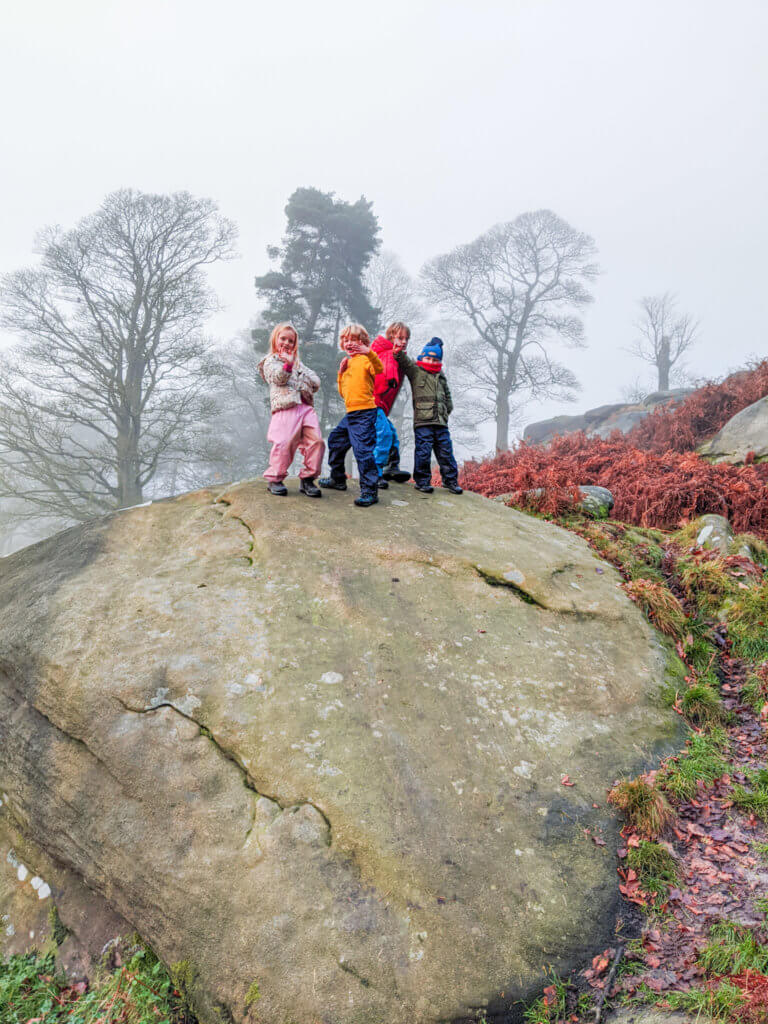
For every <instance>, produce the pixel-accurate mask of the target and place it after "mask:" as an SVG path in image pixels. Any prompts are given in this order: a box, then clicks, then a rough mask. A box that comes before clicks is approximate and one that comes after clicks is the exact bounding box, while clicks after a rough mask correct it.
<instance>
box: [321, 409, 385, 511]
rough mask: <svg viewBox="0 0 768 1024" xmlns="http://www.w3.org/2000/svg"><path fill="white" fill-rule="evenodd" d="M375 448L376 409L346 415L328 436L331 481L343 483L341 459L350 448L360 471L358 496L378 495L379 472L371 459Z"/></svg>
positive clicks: (342, 461) (361, 410) (343, 472)
mask: <svg viewBox="0 0 768 1024" xmlns="http://www.w3.org/2000/svg"><path fill="white" fill-rule="evenodd" d="M375 446H376V409H358V410H357V411H356V412H348V413H347V415H346V416H345V417H344V418H343V419H342V421H341V422H340V423H339V425H338V426H337V427H334V428H333V430H332V431H331V432H330V434H329V435H328V464H329V465H330V467H331V478H332V479H333V480H335V481H336V482H337V483H346V480H347V473H346V470H345V468H344V458H345V456H346V454H347V452H348V451H349V449H350V448H351V449H352V451H353V452H354V456H355V461H356V462H357V468H358V470H359V472H360V494H361V495H363V494H373V495H376V494H377V493H378V481H379V473H378V470H377V469H376V462H375V460H374V458H373V449H374V447H375Z"/></svg>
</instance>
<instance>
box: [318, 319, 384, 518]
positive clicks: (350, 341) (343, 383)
mask: <svg viewBox="0 0 768 1024" xmlns="http://www.w3.org/2000/svg"><path fill="white" fill-rule="evenodd" d="M340 346H341V348H342V349H343V351H344V352H345V353H346V356H345V358H344V359H343V360H342V362H341V366H340V367H339V374H338V378H337V383H338V388H339V394H340V395H341V397H342V398H343V399H344V405H345V407H346V410H347V411H346V415H345V416H344V417H343V419H342V420H341V422H340V423H339V425H338V426H337V427H334V429H333V430H332V431H331V433H330V435H329V437H328V462H329V464H330V467H331V473H330V476H327V477H323V479H322V480H320V481H319V483H320V486H321V487H324V488H326V489H327V490H335V491H346V489H347V474H346V470H345V468H344V459H345V457H346V454H347V452H348V451H349V449H350V448H351V449H352V451H353V452H354V454H355V460H356V461H357V468H358V470H359V471H360V497H359V498H355V504H356V505H357V506H359V507H360V508H367V507H368V506H369V505H375V504H376V502H377V501H378V500H379V498H378V481H379V471H378V469H377V468H376V461H375V460H374V457H373V449H374V447H375V445H376V400H375V398H374V378H375V377H376V374H377V373H381V372H382V370H383V369H384V366H383V364H382V362H381V360H380V359H379V357H378V356H377V355H376V353H375V352H373V351H371V339H370V337H369V336H368V332H367V331H366V329H365V328H364V327H363V326H362V324H349V325H348V326H346V327H345V328H344V330H343V331H342V332H341V335H340Z"/></svg>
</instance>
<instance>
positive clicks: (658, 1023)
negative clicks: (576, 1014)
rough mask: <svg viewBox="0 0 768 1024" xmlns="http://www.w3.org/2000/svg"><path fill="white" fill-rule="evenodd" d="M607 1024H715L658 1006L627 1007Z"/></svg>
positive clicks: (611, 1017) (607, 1018)
mask: <svg viewBox="0 0 768 1024" xmlns="http://www.w3.org/2000/svg"><path fill="white" fill-rule="evenodd" d="M605 1024H713V1022H712V1018H711V1017H709V1016H704V1015H702V1014H687V1013H674V1012H673V1011H672V1010H663V1009H660V1008H659V1007H656V1006H640V1007H637V1008H635V1007H631V1006H628V1007H625V1008H624V1009H623V1010H617V1012H616V1013H613V1014H611V1015H610V1017H606V1018H605Z"/></svg>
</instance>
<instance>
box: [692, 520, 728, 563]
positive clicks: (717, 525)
mask: <svg viewBox="0 0 768 1024" xmlns="http://www.w3.org/2000/svg"><path fill="white" fill-rule="evenodd" d="M696 525H697V528H698V532H697V534H696V544H697V546H698V547H700V548H704V550H705V551H719V552H720V554H721V555H729V554H731V548H732V547H733V527H732V526H731V524H730V523H729V522H728V520H727V519H726V518H725V516H718V515H715V513H713V512H710V513H708V514H707V515H704V516H701V518H700V519H697V520H696Z"/></svg>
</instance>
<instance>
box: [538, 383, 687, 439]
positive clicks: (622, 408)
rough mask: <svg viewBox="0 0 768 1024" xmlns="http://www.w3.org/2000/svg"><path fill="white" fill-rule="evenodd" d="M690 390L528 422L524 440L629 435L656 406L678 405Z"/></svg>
mask: <svg viewBox="0 0 768 1024" xmlns="http://www.w3.org/2000/svg"><path fill="white" fill-rule="evenodd" d="M692 390H693V389H692V388H679V389H677V390H675V391H655V392H654V393H653V394H652V395H647V396H646V398H644V399H643V401H642V402H630V403H623V402H620V403H618V404H615V405H600V406H598V407H597V408H596V409H588V410H587V411H586V412H585V413H581V414H579V415H578V416H555V417H554V418H553V419H549V420H540V421H539V422H538V423H529V424H528V426H527V427H526V428H525V430H524V431H523V440H524V441H526V442H527V443H528V444H548V443H549V442H550V441H551V440H552V439H553V438H554V437H557V436H558V435H561V436H562V435H564V434H574V433H576V432H577V431H579V430H583V431H584V432H585V434H586V435H587V437H602V438H606V437H610V435H611V434H612V433H613V432H614V430H620V431H621V433H622V434H628V433H629V432H630V430H632V428H633V427H636V426H637V424H638V423H640V421H641V420H644V419H645V417H646V416H647V415H648V414H649V413H651V412H653V410H654V409H656V408H657V407H658V406H660V405H671V406H674V405H677V404H678V403H679V402H681V401H683V399H685V398H687V396H688V395H690V394H691V392H692Z"/></svg>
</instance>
